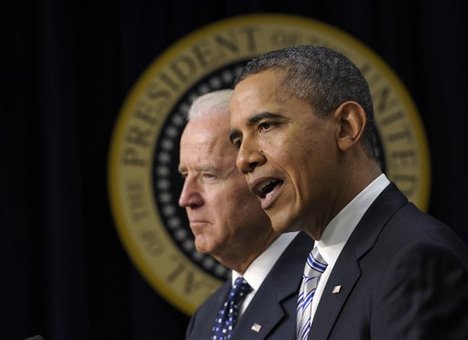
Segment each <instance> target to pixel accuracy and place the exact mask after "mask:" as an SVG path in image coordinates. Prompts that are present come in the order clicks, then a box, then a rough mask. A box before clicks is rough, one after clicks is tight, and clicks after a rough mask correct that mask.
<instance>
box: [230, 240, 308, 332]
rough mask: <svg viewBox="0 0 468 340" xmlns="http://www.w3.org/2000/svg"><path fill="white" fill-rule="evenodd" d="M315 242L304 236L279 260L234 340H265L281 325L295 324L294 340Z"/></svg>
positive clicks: (292, 244)
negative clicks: (300, 294) (305, 270)
mask: <svg viewBox="0 0 468 340" xmlns="http://www.w3.org/2000/svg"><path fill="white" fill-rule="evenodd" d="M312 246H313V242H312V240H311V239H310V238H309V237H308V236H307V235H305V234H302V233H300V234H299V235H298V236H297V237H296V238H295V239H294V240H293V241H292V242H291V244H290V245H289V246H288V248H287V249H286V250H285V251H284V253H283V255H282V256H281V257H280V258H279V259H278V262H277V263H276V264H275V265H274V267H273V269H272V270H271V271H270V273H269V274H268V276H267V277H266V278H265V281H264V282H263V284H262V285H261V286H260V288H259V290H258V291H257V293H256V294H255V296H254V298H253V300H252V301H251V303H250V305H249V307H248V308H247V310H246V311H245V312H244V314H243V315H242V317H241V318H240V320H239V322H238V324H237V326H236V328H235V331H234V334H233V338H234V339H264V338H265V337H266V336H268V335H269V333H270V332H271V331H272V330H273V329H274V328H275V327H276V326H278V324H279V323H280V322H282V321H283V320H285V318H286V317H287V318H288V322H291V325H294V327H291V329H290V330H291V334H290V336H291V337H290V338H294V334H295V321H296V318H295V314H294V317H291V315H287V314H291V311H293V313H295V311H296V300H297V291H298V288H299V285H300V282H301V279H302V277H301V273H302V271H303V268H304V263H305V260H306V257H307V254H308V253H309V251H310V249H312Z"/></svg>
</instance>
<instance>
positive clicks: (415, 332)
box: [309, 183, 468, 339]
mask: <svg viewBox="0 0 468 340" xmlns="http://www.w3.org/2000/svg"><path fill="white" fill-rule="evenodd" d="M336 286H341V290H340V291H339V293H335V294H333V293H332V291H333V289H334V287H336ZM309 339H468V249H467V247H466V245H465V244H463V242H462V241H461V240H460V239H459V238H458V237H457V236H455V234H454V233H453V232H452V231H451V230H450V229H449V228H448V227H447V226H445V225H444V224H442V223H441V222H439V221H437V220H435V219H433V218H432V217H430V216H429V215H427V214H424V213H422V212H420V211H419V210H417V208H416V207H415V206H414V205H413V204H411V203H408V201H407V199H406V198H405V197H404V196H403V194H401V193H400V191H398V189H397V188H396V186H395V185H394V184H393V183H392V184H390V185H389V186H388V187H387V188H386V189H385V190H384V191H383V192H382V194H381V195H380V196H379V197H378V198H377V199H376V200H375V201H374V203H373V204H372V205H371V207H370V208H369V209H368V211H367V212H366V213H365V215H364V216H363V218H362V219H361V221H360V222H359V224H358V225H357V227H356V229H355V230H354V232H353V233H352V234H351V236H350V238H349V240H348V242H347V243H346V245H345V247H344V248H343V251H342V252H341V254H340V256H339V258H338V260H337V262H336V264H335V267H334V268H333V271H332V273H331V275H330V277H329V279H328V282H327V284H326V287H325V290H324V292H323V295H322V298H321V300H320V303H319V306H318V308H317V312H316V314H315V318H314V321H313V324H312V328H311V331H310V333H309Z"/></svg>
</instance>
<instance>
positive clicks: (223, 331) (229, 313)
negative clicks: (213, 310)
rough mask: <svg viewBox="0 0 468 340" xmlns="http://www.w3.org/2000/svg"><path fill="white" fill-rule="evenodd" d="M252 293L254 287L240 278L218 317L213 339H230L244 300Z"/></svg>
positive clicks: (213, 330) (232, 288)
mask: <svg viewBox="0 0 468 340" xmlns="http://www.w3.org/2000/svg"><path fill="white" fill-rule="evenodd" d="M251 291H252V287H250V285H249V284H248V283H247V281H245V280H244V278H243V277H238V278H237V279H236V281H235V282H234V285H233V286H232V287H231V291H230V292H229V294H228V297H227V300H226V302H224V305H223V307H222V308H221V310H220V311H219V313H218V316H217V317H216V320H215V323H214V326H213V329H212V335H211V339H213V340H225V339H230V338H231V334H232V330H233V329H234V326H235V325H236V322H237V316H238V308H239V305H240V303H241V302H242V300H243V299H244V298H245V296H246V295H247V294H249V293H250V292H251Z"/></svg>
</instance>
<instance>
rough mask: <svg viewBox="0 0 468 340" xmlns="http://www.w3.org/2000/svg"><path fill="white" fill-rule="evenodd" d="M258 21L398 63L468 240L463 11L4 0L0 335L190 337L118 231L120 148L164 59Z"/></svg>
mask: <svg viewBox="0 0 468 340" xmlns="http://www.w3.org/2000/svg"><path fill="white" fill-rule="evenodd" d="M259 12H278V13H289V14H298V15H301V16H305V17H309V18H313V19H318V20H321V21H324V22H326V23H329V24H331V25H333V26H336V27H338V28H340V29H342V30H344V31H346V32H348V33H350V34H352V35H354V36H355V37H357V38H358V39H360V40H361V41H362V42H364V43H365V44H366V45H368V46H369V47H371V48H372V49H373V50H375V51H376V52H377V53H378V54H379V55H380V56H382V57H383V59H384V60H385V61H386V62H387V63H388V64H389V65H390V66H391V67H392V68H393V70H394V71H395V72H396V73H397V74H398V76H399V77H400V78H401V79H402V81H403V83H404V84H405V85H406V86H407V88H408V90H409V92H410V93H411V95H412V96H413V98H414V100H415V102H416V105H417V107H418V109H419V112H420V114H421V117H422V120H423V123H424V126H425V129H426V133H427V136H428V139H429V147H430V154H431V157H432V159H431V160H432V176H433V177H432V188H431V199H430V207H429V212H430V213H431V214H432V215H434V216H436V217H437V218H439V219H440V220H442V221H444V222H446V223H447V224H449V225H450V226H451V227H452V228H453V229H454V230H455V231H456V232H457V233H458V234H459V235H460V236H461V237H462V238H463V239H464V240H465V241H466V242H468V227H467V226H466V217H465V214H466V210H467V209H468V207H467V203H466V202H467V200H466V193H467V192H468V183H467V177H468V176H467V174H468V165H467V159H468V156H467V154H468V153H467V150H468V140H467V138H468V133H467V126H468V118H467V117H468V112H467V110H466V93H468V92H467V88H466V76H467V75H468V74H467V69H466V61H467V60H468V55H467V40H466V37H467V36H468V34H467V33H468V32H467V27H466V22H467V21H468V12H467V11H464V8H463V1H461V0H460V1H454V0H446V1H443V2H442V1H372V0H347V1H346V0H341V1H337V0H321V1H317V0H310V1H302V0H283V1H271V0H268V1H267V0H265V1H260V0H257V1H255V0H253V1H252V0H229V1H228V0H224V1H215V2H213V1H212V0H198V1H182V0H173V1H167V0H166V1H164V0H155V1H144V0H139V1H136V0H135V1H130V0H120V1H119V0H117V1H115V0H87V1H84V0H83V1H71V0H57V1H35V2H34V1H33V2H29V1H20V0H17V1H9V0H3V1H2V2H1V3H0V27H1V41H0V43H1V44H0V49H1V51H0V70H1V92H0V96H1V97H0V98H1V101H0V108H1V111H0V112H1V121H0V127H1V130H0V142H1V149H0V151H1V154H0V160H1V166H0V171H1V172H0V175H1V176H0V181H1V182H0V183H1V199H2V201H1V211H2V213H1V229H0V230H1V234H0V252H1V253H0V261H1V271H2V272H1V276H0V294H1V298H0V339H7V340H8V339H24V338H25V337H27V336H32V335H34V334H42V335H43V336H44V337H45V338H46V340H50V339H54V340H55V339H60V340H61V339H67V340H72V339H80V340H83V339H113V340H118V339H138V340H140V339H182V338H183V336H184V332H185V327H186V325H187V322H188V317H186V316H185V315H183V314H182V313H180V312H179V311H177V310H176V309H174V308H173V307H172V306H171V305H170V304H168V303H167V302H166V301H165V300H164V299H163V298H161V297H159V296H158V295H157V294H156V293H155V292H154V291H153V289H152V288H151V287H150V286H149V285H148V284H147V283H146V281H145V280H144V279H143V278H142V277H141V276H140V274H139V272H138V271H137V270H136V269H135V268H134V266H133V264H132V263H131V261H130V260H129V258H128V256H127V254H126V253H125V251H124V249H123V247H122V244H121V242H120V240H119V238H118V235H117V233H116V229H115V227H114V224H113V220H112V217H111V214H110V209H109V202H108V196H107V187H106V184H107V173H106V171H107V168H106V167H107V157H108V147H109V141H110V137H111V134H112V129H113V125H114V122H115V119H116V117H117V115H118V112H119V110H120V108H121V105H122V103H123V100H124V99H125V96H126V95H127V94H128V92H129V90H130V88H131V86H132V85H133V84H134V83H135V81H136V80H137V79H138V78H139V76H140V75H141V74H142V72H143V71H144V69H145V68H146V67H147V66H148V65H149V63H150V62H151V61H152V60H153V59H154V58H155V57H157V56H158V55H159V54H161V53H162V52H163V51H164V50H165V49H166V48H168V47H169V46H170V45H171V44H173V43H174V42H176V41H177V40H178V39H180V38H181V37H183V36H185V35H187V34H189V33H191V32H192V31H194V30H196V29H198V28H200V27H201V26H203V25H206V24H209V23H212V22H214V21H218V20H220V19H223V18H227V17H231V16H236V15H241V14H247V13H259Z"/></svg>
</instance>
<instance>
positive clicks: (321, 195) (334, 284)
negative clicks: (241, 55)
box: [230, 46, 468, 339]
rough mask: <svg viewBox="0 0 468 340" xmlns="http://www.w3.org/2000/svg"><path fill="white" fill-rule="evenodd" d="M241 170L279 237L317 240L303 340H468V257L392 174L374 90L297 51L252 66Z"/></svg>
mask: <svg viewBox="0 0 468 340" xmlns="http://www.w3.org/2000/svg"><path fill="white" fill-rule="evenodd" d="M230 111H231V132H230V139H231V142H232V143H233V144H234V145H235V146H236V147H237V148H238V156H237V161H236V162H237V167H238V168H239V170H241V171H242V172H243V173H244V174H245V176H246V179H247V182H248V183H249V187H250V189H251V191H252V192H254V193H255V194H256V195H257V196H258V198H259V200H260V202H261V205H262V208H263V209H264V210H265V212H266V213H267V215H268V216H269V217H270V220H271V222H272V226H273V228H274V229H275V230H277V231H278V232H290V231H297V230H304V231H305V232H306V233H307V234H308V235H309V236H310V237H311V238H312V239H314V240H316V242H315V246H314V249H313V250H312V252H311V254H310V255H309V257H308V259H307V262H306V264H305V268H304V279H303V282H302V284H301V289H300V294H299V296H298V304H297V305H298V317H297V325H296V336H297V338H300V339H307V338H308V339H432V338H437V339H468V307H467V306H468V250H467V247H466V245H465V244H463V242H462V241H461V240H460V239H459V238H458V237H457V236H456V235H455V234H454V233H453V231H452V230H451V229H450V228H449V227H447V226H445V225H444V224H442V223H441V222H439V221H437V220H435V219H433V218H432V217H430V216H429V215H427V214H425V213H423V212H421V211H419V210H418V209H417V208H416V207H415V206H414V205H413V204H412V203H409V202H408V200H407V199H406V197H405V196H404V195H403V194H402V193H401V192H400V191H399V190H398V188H397V187H396V186H395V185H394V184H393V183H390V181H389V180H388V179H387V177H386V176H385V175H384V174H382V172H381V169H380V168H379V166H378V161H377V159H376V156H375V151H374V150H375V147H374V145H375V127H374V123H373V107H372V99H371V95H370V91H369V88H368V85H367V82H366V80H365V79H364V77H363V76H362V74H361V73H360V71H359V70H358V69H357V67H356V66H355V65H353V64H352V63H351V62H350V61H349V60H348V59H347V58H346V57H344V56H343V55H341V54H339V53H337V52H335V51H333V50H330V49H328V48H324V47H318V46H295V47H290V48H286V49H282V50H278V51H272V52H270V53H267V54H265V55H263V56H260V57H258V58H255V59H254V60H252V61H250V62H249V63H248V64H247V65H246V67H245V68H244V70H243V72H242V73H241V74H240V76H239V78H238V80H237V82H236V86H235V89H234V94H233V96H232V99H231V104H230Z"/></svg>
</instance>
